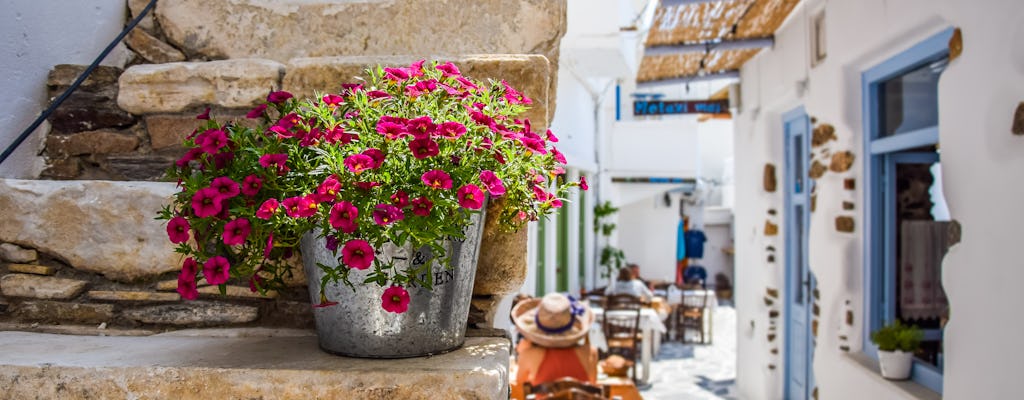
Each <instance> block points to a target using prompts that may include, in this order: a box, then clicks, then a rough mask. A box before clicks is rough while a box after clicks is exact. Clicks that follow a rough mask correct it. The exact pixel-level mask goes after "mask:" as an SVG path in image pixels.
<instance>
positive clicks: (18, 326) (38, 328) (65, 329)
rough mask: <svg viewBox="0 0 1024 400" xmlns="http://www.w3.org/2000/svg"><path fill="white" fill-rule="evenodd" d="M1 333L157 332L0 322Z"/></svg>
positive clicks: (149, 333) (150, 333)
mask: <svg viewBox="0 0 1024 400" xmlns="http://www.w3.org/2000/svg"><path fill="white" fill-rule="evenodd" d="M0 331H18V332H38V333H53V334H58V335H79V336H149V335H152V334H155V333H156V332H154V331H151V330H147V329H124V328H108V327H106V326H103V325H99V326H97V325H49V324H40V323H38V322H34V323H24V322H0Z"/></svg>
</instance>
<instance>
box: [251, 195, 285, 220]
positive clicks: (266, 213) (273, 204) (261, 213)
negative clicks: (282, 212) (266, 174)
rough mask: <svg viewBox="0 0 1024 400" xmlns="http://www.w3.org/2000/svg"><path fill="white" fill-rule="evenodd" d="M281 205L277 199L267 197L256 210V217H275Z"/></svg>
mask: <svg viewBox="0 0 1024 400" xmlns="http://www.w3.org/2000/svg"><path fill="white" fill-rule="evenodd" d="M279 206H280V204H279V203H278V202H277V199H267V201H264V202H263V204H261V205H260V208H259V209H257V210H256V218H259V219H270V217H273V216H274V214H276V213H277V208H278V207H279Z"/></svg>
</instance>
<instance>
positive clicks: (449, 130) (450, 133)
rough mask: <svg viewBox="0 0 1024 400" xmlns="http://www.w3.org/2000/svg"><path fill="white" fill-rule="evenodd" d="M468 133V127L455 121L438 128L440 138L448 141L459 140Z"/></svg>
mask: <svg viewBox="0 0 1024 400" xmlns="http://www.w3.org/2000/svg"><path fill="white" fill-rule="evenodd" d="M465 133H466V126H465V125H463V124H460V123H458V122H455V121H448V122H445V123H442V124H441V125H438V126H437V134H438V136H441V137H444V138H448V139H458V138H459V137H460V136H462V135H464V134H465Z"/></svg>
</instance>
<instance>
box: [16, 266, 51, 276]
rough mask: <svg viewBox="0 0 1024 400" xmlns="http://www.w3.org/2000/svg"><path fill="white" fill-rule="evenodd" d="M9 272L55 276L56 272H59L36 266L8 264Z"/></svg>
mask: <svg viewBox="0 0 1024 400" xmlns="http://www.w3.org/2000/svg"><path fill="white" fill-rule="evenodd" d="M7 270H8V271H10V272H20V273H23V274H33V275H53V273H54V272H57V269H56V268H54V267H48V266H45V265H34V264H7Z"/></svg>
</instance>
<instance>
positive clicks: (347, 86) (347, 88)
mask: <svg viewBox="0 0 1024 400" xmlns="http://www.w3.org/2000/svg"><path fill="white" fill-rule="evenodd" d="M341 90H342V91H344V92H348V93H354V92H358V91H361V90H363V84H362V83H342V84H341Z"/></svg>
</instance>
